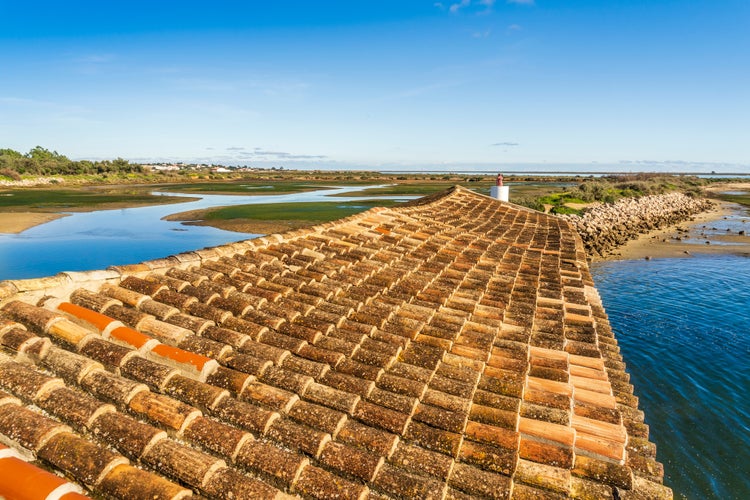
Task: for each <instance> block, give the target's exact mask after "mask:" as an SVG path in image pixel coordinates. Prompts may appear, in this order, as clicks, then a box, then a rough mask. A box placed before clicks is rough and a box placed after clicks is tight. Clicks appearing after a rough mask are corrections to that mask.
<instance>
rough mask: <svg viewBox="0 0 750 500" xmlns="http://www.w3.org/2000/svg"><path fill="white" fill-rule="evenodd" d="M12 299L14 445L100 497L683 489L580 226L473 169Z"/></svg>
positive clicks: (33, 286) (30, 288)
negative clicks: (479, 183)
mask: <svg viewBox="0 0 750 500" xmlns="http://www.w3.org/2000/svg"><path fill="white" fill-rule="evenodd" d="M0 301H1V303H2V306H1V307H0V345H2V349H3V351H4V352H5V353H7V354H9V355H11V356H13V357H14V359H13V360H11V359H10V358H9V357H8V356H6V355H3V356H2V357H0V440H2V441H3V442H5V443H13V445H14V446H15V447H17V449H18V450H19V452H18V453H17V455H23V456H24V457H25V458H28V459H33V460H36V461H37V462H38V463H39V464H40V465H41V466H43V467H46V468H49V469H51V470H53V471H55V472H56V473H58V474H65V475H66V477H69V478H71V481H74V482H75V483H76V484H77V485H79V487H80V488H81V490H80V491H84V492H86V491H89V492H91V493H93V494H94V495H95V496H102V497H114V498H170V499H178V498H186V497H188V496H191V495H193V494H197V495H201V496H204V497H209V498H281V497H284V496H287V495H293V496H300V497H304V498H333V497H338V498H365V497H367V496H368V495H371V496H373V497H375V498H404V497H408V498H440V499H442V498H459V497H483V498H485V497H493V498H560V497H576V498H577V497H582V498H624V497H633V498H671V496H672V493H671V491H670V490H669V489H668V488H666V487H664V486H663V485H662V478H663V468H662V466H661V464H660V463H659V462H657V461H656V459H655V456H656V455H655V446H654V445H653V443H651V442H649V441H648V427H647V426H646V425H645V424H644V421H643V419H644V416H643V413H642V412H641V411H640V410H639V409H638V400H637V398H636V397H635V396H634V395H633V387H632V386H631V385H630V384H629V382H628V380H629V378H628V375H627V373H626V372H625V365H624V363H623V360H622V357H621V356H620V354H619V350H618V347H617V342H616V339H615V338H614V335H613V333H612V330H611V328H610V326H609V323H608V320H607V316H606V314H605V312H604V309H603V308H602V304H601V300H600V299H599V296H598V294H597V292H596V290H595V288H594V285H593V281H592V278H591V275H590V272H589V269H588V265H587V262H586V254H585V251H584V247H583V244H582V242H581V239H580V238H579V236H578V235H577V233H576V232H575V230H574V229H573V228H572V227H571V226H570V225H569V223H568V222H567V221H565V220H563V219H560V218H556V217H554V216H550V215H545V214H541V213H538V212H535V211H533V210H529V209H525V208H522V207H517V206H514V205H511V204H508V203H503V202H499V201H497V200H493V199H491V198H488V197H485V196H481V195H478V194H476V193H473V192H471V191H468V190H466V189H463V188H460V187H456V188H452V189H450V190H448V191H446V192H443V193H438V194H435V195H431V196H428V197H425V198H422V199H420V200H416V201H414V202H411V203H409V204H406V205H402V206H398V207H393V208H377V209H372V210H369V211H367V212H364V213H362V214H358V215H353V216H349V217H346V218H344V219H341V220H339V221H335V222H330V223H325V224H321V225H318V226H315V227H312V228H307V229H301V230H296V231H291V232H288V233H285V234H277V235H270V236H267V237H263V238H258V239H255V240H248V241H245V242H239V243H232V244H228V245H223V246H221V247H216V248H212V249H204V250H198V251H195V252H187V253H184V254H180V255H176V256H172V257H167V258H164V259H157V260H153V261H149V262H147V263H141V264H134V265H128V266H115V267H112V268H110V269H108V270H106V271H92V272H89V273H63V274H61V275H58V276H56V277H53V278H45V279H37V280H20V281H19V280H16V281H12V282H3V283H0ZM9 453H10V451H9V449H2V448H0V471H3V472H4V471H5V470H10V469H8V468H7V467H5V466H6V465H8V466H10V467H18V468H19V472H18V477H24V478H29V477H32V476H34V475H35V474H40V473H42V474H41V476H40V477H42V479H40V480H39V481H33V480H32V481H30V482H20V483H18V482H12V483H11V482H8V481H5V480H4V479H3V478H4V477H5V475H4V474H0V495H6V496H11V497H12V496H14V495H15V494H16V493H18V495H20V494H22V493H23V494H26V493H28V494H29V495H30V496H29V497H28V498H47V496H48V495H49V494H50V492H51V491H56V492H57V493H58V495H57V497H60V498H67V496H60V495H59V493H63V490H56V489H55V488H60V487H63V486H61V485H66V484H68V485H69V484H70V483H68V482H66V481H63V480H61V479H58V478H57V476H54V475H50V474H48V473H46V472H43V471H41V469H33V470H32V469H28V468H29V467H33V466H31V465H29V464H27V463H26V462H24V461H22V460H20V459H19V458H18V456H17V455H13V457H10V458H9V455H8V454H9ZM9 460H13V462H10V461H9ZM18 462H20V463H18ZM20 469H28V470H30V471H31V472H28V470H27V472H21V471H20ZM13 470H16V469H13ZM24 474H25V475H24ZM28 474H31V475H28ZM45 474H46V475H45ZM34 477H36V476H34ZM44 478H46V479H44ZM48 480H51V481H52V482H51V483H49V484H47V482H45V481H48ZM24 481H25V480H24ZM6 483H7V484H6ZM31 483H36V484H35V485H34V486H35V487H36V486H38V487H39V488H40V492H39V493H36V489H33V488H32V487H31V486H30V484H31ZM19 484H21V485H22V486H17V485H19ZM14 485H15V486H14ZM64 487H65V488H72V486H64ZM9 488H11V489H9ZM12 488H16V489H12ZM19 488H20V489H19ZM45 488H46V489H45ZM50 488H51V489H50ZM42 490H43V491H42ZM67 491H68V490H65V492H67ZM71 491H72V490H71ZM71 494H72V493H67V495H71Z"/></svg>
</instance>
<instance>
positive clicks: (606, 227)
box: [561, 193, 713, 256]
mask: <svg viewBox="0 0 750 500" xmlns="http://www.w3.org/2000/svg"><path fill="white" fill-rule="evenodd" d="M712 206H713V203H712V202H711V201H709V200H707V199H704V198H691V197H690V196H687V195H684V194H682V193H669V194H662V195H654V196H644V197H641V198H623V199H621V200H619V201H617V202H616V203H612V204H606V205H596V206H594V207H591V208H590V209H588V210H586V211H585V212H584V213H583V215H580V216H579V215H562V216H561V217H562V218H564V219H566V220H568V221H569V222H570V223H571V224H572V225H573V227H574V228H575V229H576V230H577V231H578V233H579V234H580V235H581V239H583V244H584V246H585V247H586V251H587V252H588V254H589V255H590V256H594V255H598V256H604V255H606V254H607V253H608V252H610V251H612V250H613V249H615V248H617V247H618V246H620V245H623V244H625V243H626V242H627V241H628V240H631V239H634V238H636V237H637V236H638V235H639V234H643V233H648V232H650V231H653V230H655V229H659V228H662V227H665V226H670V225H673V224H677V223H680V222H683V221H685V220H687V219H689V218H690V217H691V216H692V215H694V214H697V213H700V212H703V211H705V210H708V209H709V208H711V207H712Z"/></svg>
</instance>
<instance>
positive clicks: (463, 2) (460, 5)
mask: <svg viewBox="0 0 750 500" xmlns="http://www.w3.org/2000/svg"><path fill="white" fill-rule="evenodd" d="M469 5H471V0H461V1H460V2H458V3H454V4H452V5H451V6H450V7H449V8H448V10H449V11H451V12H452V13H454V14H455V13H456V12H458V11H459V10H461V9H463V8H465V7H468V6H469Z"/></svg>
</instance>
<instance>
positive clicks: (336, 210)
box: [203, 200, 397, 223]
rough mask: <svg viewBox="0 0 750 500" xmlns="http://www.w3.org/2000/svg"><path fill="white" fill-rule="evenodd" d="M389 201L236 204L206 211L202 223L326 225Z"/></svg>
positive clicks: (391, 202)
mask: <svg viewBox="0 0 750 500" xmlns="http://www.w3.org/2000/svg"><path fill="white" fill-rule="evenodd" d="M396 204H397V202H395V201H392V200H361V201H342V202H336V201H324V202H311V203H304V202H303V203H265V204H258V205H238V206H233V207H222V208H216V209H210V210H207V211H206V212H205V214H204V217H203V218H204V219H205V220H209V221H210V220H231V219H248V220H260V221H277V220H284V221H291V220H294V221H310V222H314V223H319V222H328V221H332V220H336V219H340V218H342V217H346V216H349V215H353V214H356V213H359V212H363V211H365V210H369V209H371V208H373V207H390V206H393V205H396Z"/></svg>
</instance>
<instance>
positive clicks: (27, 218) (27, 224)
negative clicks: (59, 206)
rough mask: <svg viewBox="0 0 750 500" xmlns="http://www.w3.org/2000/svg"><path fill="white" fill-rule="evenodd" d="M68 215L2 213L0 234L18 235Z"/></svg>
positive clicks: (0, 213)
mask: <svg viewBox="0 0 750 500" xmlns="http://www.w3.org/2000/svg"><path fill="white" fill-rule="evenodd" d="M65 216H66V214H50V213H39V212H0V233H5V234H18V233H22V232H24V231H26V230H27V229H29V228H32V227H34V226H38V225H40V224H46V223H47V222H52V221H53V220H55V219H59V218H60V217H65Z"/></svg>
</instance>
